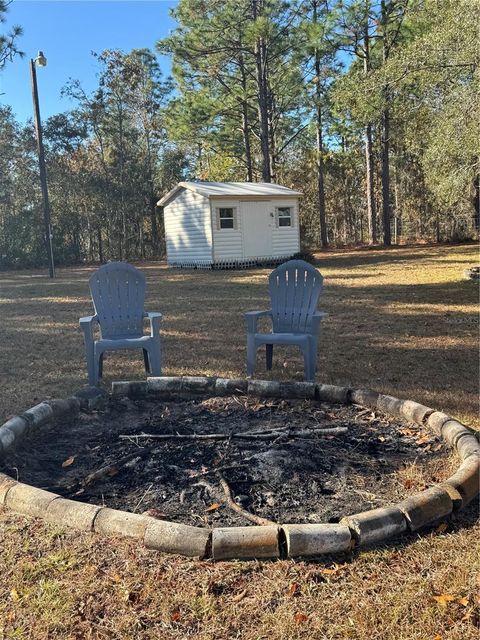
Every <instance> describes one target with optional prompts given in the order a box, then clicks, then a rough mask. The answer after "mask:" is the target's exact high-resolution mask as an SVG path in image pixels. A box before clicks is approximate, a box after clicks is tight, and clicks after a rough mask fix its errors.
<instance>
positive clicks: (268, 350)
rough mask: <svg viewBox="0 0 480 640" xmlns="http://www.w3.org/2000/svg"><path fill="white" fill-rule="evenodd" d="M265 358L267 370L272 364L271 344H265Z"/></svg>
mask: <svg viewBox="0 0 480 640" xmlns="http://www.w3.org/2000/svg"><path fill="white" fill-rule="evenodd" d="M265 360H266V366H267V371H270V370H271V368H272V364H273V344H266V345H265Z"/></svg>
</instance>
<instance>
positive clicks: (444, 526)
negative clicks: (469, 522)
mask: <svg viewBox="0 0 480 640" xmlns="http://www.w3.org/2000/svg"><path fill="white" fill-rule="evenodd" d="M447 529H448V524H447V523H446V522H442V523H441V524H439V525H438V527H437V528H436V529H435V533H443V532H444V531H446V530H447Z"/></svg>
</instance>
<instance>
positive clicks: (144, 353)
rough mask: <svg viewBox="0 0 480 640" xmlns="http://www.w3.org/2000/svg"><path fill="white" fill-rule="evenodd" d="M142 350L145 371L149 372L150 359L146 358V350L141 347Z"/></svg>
mask: <svg viewBox="0 0 480 640" xmlns="http://www.w3.org/2000/svg"><path fill="white" fill-rule="evenodd" d="M142 351H143V362H144V363H145V372H146V373H150V361H149V359H148V350H147V349H142Z"/></svg>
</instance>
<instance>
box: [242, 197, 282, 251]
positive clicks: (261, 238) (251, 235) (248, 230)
mask: <svg viewBox="0 0 480 640" xmlns="http://www.w3.org/2000/svg"><path fill="white" fill-rule="evenodd" d="M241 207H242V229H243V254H244V256H245V258H262V257H264V256H265V257H268V256H271V255H272V232H273V226H274V224H275V218H274V216H273V215H272V213H273V207H272V205H271V203H270V202H261V201H259V202H242V203H241Z"/></svg>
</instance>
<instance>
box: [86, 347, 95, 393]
mask: <svg viewBox="0 0 480 640" xmlns="http://www.w3.org/2000/svg"><path fill="white" fill-rule="evenodd" d="M85 356H86V360H87V373H88V384H89V385H90V386H92V387H94V386H95V385H96V384H97V376H96V366H95V348H94V344H93V342H90V341H88V342H87V341H85Z"/></svg>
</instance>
